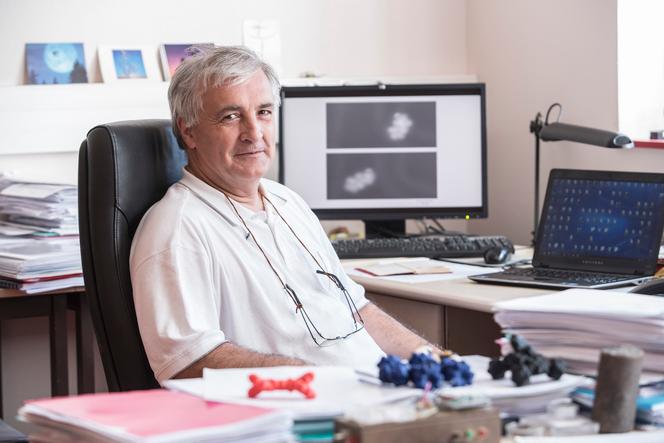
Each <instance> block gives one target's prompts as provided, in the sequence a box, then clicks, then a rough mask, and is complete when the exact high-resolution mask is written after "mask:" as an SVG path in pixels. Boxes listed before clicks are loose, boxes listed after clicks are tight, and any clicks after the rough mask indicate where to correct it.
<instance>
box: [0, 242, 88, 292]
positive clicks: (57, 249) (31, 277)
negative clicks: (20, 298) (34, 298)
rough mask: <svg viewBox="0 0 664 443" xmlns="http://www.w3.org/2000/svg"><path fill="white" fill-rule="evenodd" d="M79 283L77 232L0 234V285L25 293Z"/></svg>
mask: <svg viewBox="0 0 664 443" xmlns="http://www.w3.org/2000/svg"><path fill="white" fill-rule="evenodd" d="M75 286H83V276H82V271H81V253H80V249H79V239H78V236H73V237H52V238H7V237H4V238H0V287H2V288H8V289H20V290H23V291H25V292H27V293H30V294H33V293H39V292H47V291H53V290H56V289H63V288H69V287H75Z"/></svg>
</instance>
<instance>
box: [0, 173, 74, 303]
mask: <svg viewBox="0 0 664 443" xmlns="http://www.w3.org/2000/svg"><path fill="white" fill-rule="evenodd" d="M82 285H83V276H82V271H81V254H80V249H79V241H78V208H77V190H76V187H75V186H71V185H54V184H45V183H28V182H18V181H13V180H9V179H7V178H6V177H2V176H0V288H9V289H18V290H21V291H24V292H27V293H39V292H48V291H53V290H57V289H64V288H70V287H75V286H82Z"/></svg>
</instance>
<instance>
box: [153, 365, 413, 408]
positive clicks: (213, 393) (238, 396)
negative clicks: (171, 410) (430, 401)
mask: <svg viewBox="0 0 664 443" xmlns="http://www.w3.org/2000/svg"><path fill="white" fill-rule="evenodd" d="M306 372H313V374H314V379H313V381H312V382H311V387H312V388H313V390H314V391H315V392H316V398H314V399H306V398H304V396H303V395H302V394H301V393H299V392H289V391H273V392H264V393H261V394H260V395H259V396H258V397H256V398H249V397H248V396H247V392H248V391H249V388H251V386H252V384H251V382H250V381H249V374H256V375H258V376H259V377H261V378H274V379H278V380H282V379H288V378H298V377H300V376H302V375H303V374H304V373H306ZM164 386H165V387H167V388H169V389H175V390H179V391H183V392H187V393H190V394H194V395H198V396H200V397H203V398H205V399H206V400H212V401H223V402H232V403H237V404H244V405H251V406H258V407H265V408H274V409H281V410H287V411H289V412H291V413H292V414H293V418H294V419H296V420H326V419H331V418H334V417H337V416H341V415H343V414H344V413H345V412H346V411H347V410H349V409H355V408H357V407H366V408H370V407H372V406H376V405H380V404H384V403H389V402H392V401H397V400H401V399H406V398H413V397H419V396H421V395H422V390H421V389H414V388H407V387H399V388H397V387H394V386H378V385H374V384H369V383H364V382H361V381H360V377H359V376H358V375H357V374H356V373H355V371H354V370H353V369H352V368H349V367H343V366H277V367H270V368H241V369H204V371H203V378H202V379H200V378H199V379H183V380H167V381H165V382H164Z"/></svg>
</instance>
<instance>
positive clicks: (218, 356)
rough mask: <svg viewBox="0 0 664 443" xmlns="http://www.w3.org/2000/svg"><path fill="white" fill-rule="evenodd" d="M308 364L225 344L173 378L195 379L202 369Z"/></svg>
mask: <svg viewBox="0 0 664 443" xmlns="http://www.w3.org/2000/svg"><path fill="white" fill-rule="evenodd" d="M308 364H309V363H307V362H305V361H304V360H300V359H299V358H292V357H285V356H283V355H278V354H261V353H260V352H256V351H252V350H251V349H248V348H244V347H242V346H238V345H236V344H235V343H231V342H225V343H222V344H221V345H219V346H217V347H216V348H215V349H213V350H212V351H211V352H210V353H209V354H207V355H205V356H203V357H202V358H201V359H200V360H198V361H196V362H194V363H192V364H191V366H189V367H187V368H186V369H184V370H182V371H180V372H179V373H178V374H176V375H175V376H174V377H173V378H195V377H202V376H203V368H214V369H221V368H257V367H263V366H305V365H308Z"/></svg>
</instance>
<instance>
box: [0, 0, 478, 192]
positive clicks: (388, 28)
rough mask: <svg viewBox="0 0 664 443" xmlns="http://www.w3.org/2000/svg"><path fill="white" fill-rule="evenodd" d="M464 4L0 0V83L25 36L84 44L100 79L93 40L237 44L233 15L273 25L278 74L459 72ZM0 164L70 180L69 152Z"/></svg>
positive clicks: (14, 78)
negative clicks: (276, 25)
mask: <svg viewBox="0 0 664 443" xmlns="http://www.w3.org/2000/svg"><path fill="white" fill-rule="evenodd" d="M465 10H466V9H465V2H464V1H463V0H362V1H353V0H316V1H311V0H281V1H273V0H249V1H242V2H231V1H228V0H191V1H188V2H181V1H177V0H163V1H129V0H118V1H115V0H113V1H112V0H95V1H94V2H89V1H85V0H65V1H59V2H47V1H43V0H21V1H15V0H0V53H1V54H2V57H3V62H2V63H0V85H16V84H21V83H22V82H23V76H24V63H25V62H24V57H23V51H24V44H25V43H26V42H47V41H80V42H83V43H84V47H85V52H86V59H87V65H88V71H89V74H90V78H91V79H92V80H93V81H99V80H100V75H99V69H98V66H97V56H96V47H97V45H100V44H144V45H152V46H154V47H155V53H154V56H155V57H157V53H156V48H157V46H158V45H159V44H160V43H164V42H180V41H183V42H189V41H213V42H215V43H219V44H240V43H241V42H242V34H241V29H242V21H243V20H245V19H266V18H274V19H277V20H279V22H280V24H281V40H282V48H283V49H282V66H283V72H282V75H283V76H284V77H297V76H299V75H300V74H301V73H302V72H305V71H310V72H315V73H318V74H324V75H327V76H338V77H353V76H369V77H370V76H373V75H383V76H418V75H444V74H460V73H461V74H463V73H465V72H466V42H465V39H466V29H465V26H466V25H465V23H466V20H465ZM187 18H188V19H187ZM35 123H36V124H38V122H35ZM81 138H83V134H82V135H81ZM0 143H2V134H0ZM1 151H2V150H1V149H0V152H1ZM52 165H57V166H58V167H57V168H55V167H53V166H52ZM0 171H10V172H20V173H21V174H23V175H29V176H32V177H35V178H38V179H44V180H56V181H64V182H71V183H73V182H75V181H76V155H75V154H74V153H70V154H57V155H54V154H44V155H29V156H24V155H11V156H0Z"/></svg>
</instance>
